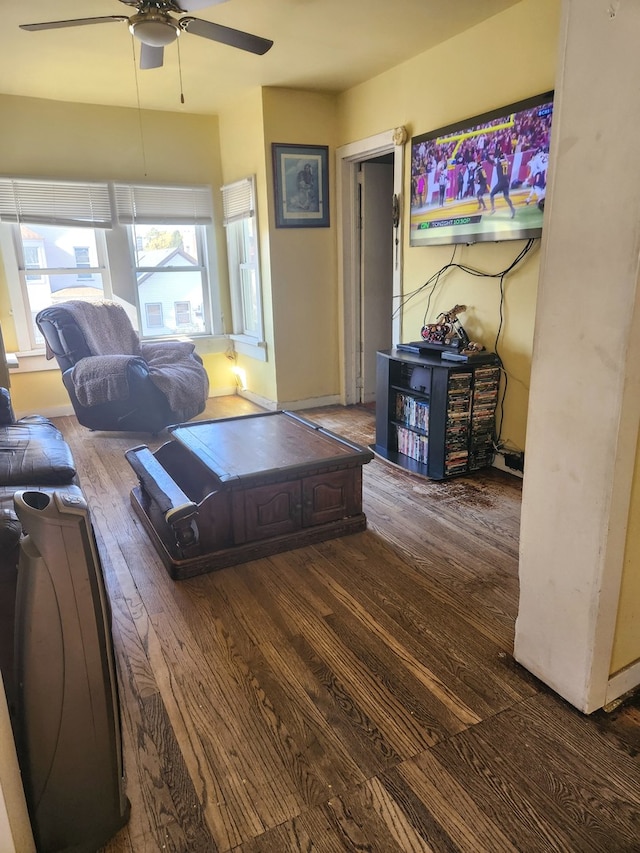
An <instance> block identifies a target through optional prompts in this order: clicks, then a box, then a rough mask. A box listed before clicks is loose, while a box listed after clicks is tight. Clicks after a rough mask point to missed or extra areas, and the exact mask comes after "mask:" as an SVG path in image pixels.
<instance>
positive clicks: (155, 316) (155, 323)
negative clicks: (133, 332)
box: [144, 302, 164, 328]
mask: <svg viewBox="0 0 640 853" xmlns="http://www.w3.org/2000/svg"><path fill="white" fill-rule="evenodd" d="M144 310H145V315H146V319H147V326H149V327H150V328H158V327H159V326H162V325H164V324H163V321H162V303H160V302H147V304H146V305H145V306H144Z"/></svg>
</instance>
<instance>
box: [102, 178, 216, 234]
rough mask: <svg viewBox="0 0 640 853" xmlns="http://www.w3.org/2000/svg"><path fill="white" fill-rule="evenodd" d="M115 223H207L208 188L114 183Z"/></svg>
mask: <svg viewBox="0 0 640 853" xmlns="http://www.w3.org/2000/svg"><path fill="white" fill-rule="evenodd" d="M114 198H115V207H116V211H117V217H118V222H120V223H122V224H123V225H131V224H133V223H134V222H135V223H139V224H141V225H162V224H167V225H191V224H193V225H206V224H208V223H210V222H213V202H212V199H211V190H210V188H209V187H205V186H200V187H199V186H192V187H174V186H151V185H143V184H139V185H134V184H114Z"/></svg>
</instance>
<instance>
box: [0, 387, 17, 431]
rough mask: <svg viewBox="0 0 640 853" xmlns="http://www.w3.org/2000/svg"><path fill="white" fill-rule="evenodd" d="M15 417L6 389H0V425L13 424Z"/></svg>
mask: <svg viewBox="0 0 640 853" xmlns="http://www.w3.org/2000/svg"><path fill="white" fill-rule="evenodd" d="M15 420H16V417H15V415H14V413H13V406H12V405H11V395H10V394H9V391H8V390H7V389H6V388H0V425H3V426H4V425H5V424H13V423H15Z"/></svg>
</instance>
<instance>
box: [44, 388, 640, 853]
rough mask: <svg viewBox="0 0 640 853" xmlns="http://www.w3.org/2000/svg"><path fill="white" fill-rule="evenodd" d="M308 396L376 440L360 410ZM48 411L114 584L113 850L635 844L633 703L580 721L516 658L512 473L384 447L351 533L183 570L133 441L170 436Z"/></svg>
mask: <svg viewBox="0 0 640 853" xmlns="http://www.w3.org/2000/svg"><path fill="white" fill-rule="evenodd" d="M257 409H258V407H255V406H254V405H253V404H252V403H249V402H248V401H243V400H242V399H241V398H234V397H230V398H226V399H214V400H210V401H209V402H208V404H207V411H206V412H204V413H203V415H202V416H201V417H202V418H203V419H206V418H210V417H216V416H225V417H228V416H231V415H233V414H234V413H235V412H236V411H243V412H250V411H255V410H257ZM303 414H304V416H305V417H308V418H309V419H310V420H315V421H316V422H318V423H320V424H321V425H323V426H325V427H326V428H328V429H330V430H333V431H334V432H336V433H338V434H341V435H344V436H345V437H346V438H349V439H351V440H353V441H357V442H359V443H360V444H363V445H367V444H369V443H371V442H372V441H373V437H374V432H375V429H374V415H373V410H372V408H371V407H366V406H352V407H347V408H344V407H340V406H331V407H323V408H322V409H314V410H312V411H311V412H304V413H303ZM58 422H59V424H60V426H61V428H62V431H63V433H64V434H65V435H66V437H67V438H68V440H69V442H70V444H71V447H72V451H73V454H74V458H75V460H76V465H77V468H78V471H79V472H80V477H81V485H82V487H83V491H84V492H85V495H86V496H87V499H88V501H89V506H90V510H91V517H92V521H93V524H94V529H95V532H96V541H97V544H98V548H99V550H100V553H101V555H102V557H103V569H104V574H105V581H106V584H107V589H108V592H109V596H110V598H111V602H112V611H113V636H114V647H115V651H116V657H117V663H118V670H119V675H120V686H121V704H122V722H123V747H124V760H125V770H126V776H127V793H128V796H129V797H130V800H131V803H132V811H131V819H130V821H129V824H128V825H127V826H126V827H125V828H123V830H122V831H121V832H120V833H118V835H117V836H116V837H115V838H113V839H112V840H111V841H110V842H109V844H108V845H107V846H106V847H105V851H107V853H157V851H161V850H175V851H178V850H180V851H185V853H187V851H188V853H193V851H195V853H200V851H203V853H204V851H207V853H213V851H216V850H217V851H220V853H227V851H231V850H234V851H237V853H288V851H304V852H305V853H310V851H322V853H325V851H326V853H343V851H348V853H351V851H356V850H357V851H361V853H362V851H371V853H396V851H397V853H406V851H409V853H414V851H415V853H427V851H434V853H516V851H517V853H548V851H561V853H589V851H592V850H598V853H605V851H606V853H618V850H620V851H623V850H624V851H631V850H638V849H639V845H638V842H637V839H638V831H639V829H640V827H639V826H638V814H640V793H639V789H638V778H639V776H640V774H639V773H638V770H639V769H640V768H639V767H638V763H639V757H638V756H639V753H640V733H639V732H640V713H638V708H639V707H640V701H639V700H635V701H634V702H631V703H627V704H626V705H625V706H624V707H621V708H620V709H618V710H617V711H616V712H614V713H613V714H605V713H604V712H598V713H597V714H595V715H592V716H591V717H586V716H584V715H582V714H579V713H578V712H577V711H574V710H573V709H571V708H569V707H568V706H567V705H566V704H565V703H564V702H563V701H562V700H560V699H559V698H558V697H556V696H554V695H553V694H552V693H551V691H550V690H548V689H547V688H546V687H545V686H544V685H542V684H541V683H540V682H538V681H537V680H536V679H535V678H534V677H533V676H532V675H530V674H529V673H527V672H526V671H525V670H523V669H522V668H521V667H519V666H518V665H517V664H515V662H514V661H513V657H512V644H513V633H514V621H515V617H516V613H517V606H518V535H519V510H520V492H521V482H520V481H519V480H518V479H517V478H514V477H509V476H508V475H505V474H503V473H501V472H497V471H492V470H487V471H482V472H478V473H477V474H476V475H474V476H472V477H461V478H457V479H454V480H451V481H447V482H435V481H430V480H426V479H423V478H419V477H415V476H412V475H409V474H407V472H405V471H401V470H400V469H398V468H395V467H393V466H390V465H387V464H384V463H382V462H380V460H378V459H374V460H373V461H372V462H371V463H369V464H368V465H365V466H364V469H363V503H364V509H365V512H366V514H367V519H368V530H366V531H365V532H364V533H358V534H355V535H351V536H345V537H342V538H340V539H334V540H330V541H326V542H321V543H318V544H317V545H312V546H308V547H306V548H301V549H298V550H295V551H291V552H287V553H283V554H277V555H274V556H273V557H270V558H268V559H262V560H256V561H253V562H251V563H246V564H242V565H238V566H234V567H229V568H227V569H222V570H220V571H217V572H215V573H212V574H210V575H207V576H201V577H196V578H193V579H192V580H189V581H181V582H174V581H172V580H171V578H170V577H169V575H168V573H167V571H166V569H165V568H164V566H163V564H162V562H161V560H160V558H159V556H158V554H157V553H156V552H155V550H154V548H153V546H152V544H151V542H150V539H149V537H148V536H147V534H146V532H145V530H144V529H143V528H142V526H141V525H140V523H139V521H138V520H137V517H136V516H135V515H134V513H133V512H132V510H131V506H130V501H129V493H130V490H131V488H132V487H133V485H135V479H136V478H135V476H134V474H133V471H132V470H131V468H130V466H129V464H128V463H127V461H126V459H125V457H124V452H125V451H126V450H128V449H130V448H132V447H134V446H136V445H139V444H142V443H144V444H147V446H149V447H150V448H151V449H155V448H157V447H158V446H159V445H160V444H161V443H163V442H164V441H166V440H167V438H168V436H167V435H166V434H165V435H164V436H162V435H161V436H156V437H151V436H142V435H136V434H126V433H99V432H95V433H93V432H90V431H88V430H85V429H83V428H81V427H79V426H78V424H77V421H75V418H73V417H68V418H60V419H58Z"/></svg>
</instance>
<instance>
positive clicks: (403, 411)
mask: <svg viewBox="0 0 640 853" xmlns="http://www.w3.org/2000/svg"><path fill="white" fill-rule="evenodd" d="M395 415H396V420H397V421H400V423H401V424H405V425H406V426H409V427H412V428H413V429H419V430H421V431H422V432H424V433H425V434H427V433H428V432H429V403H428V401H427V400H416V398H415V397H412V396H411V395H409V394H401V393H400V392H396V411H395Z"/></svg>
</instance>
